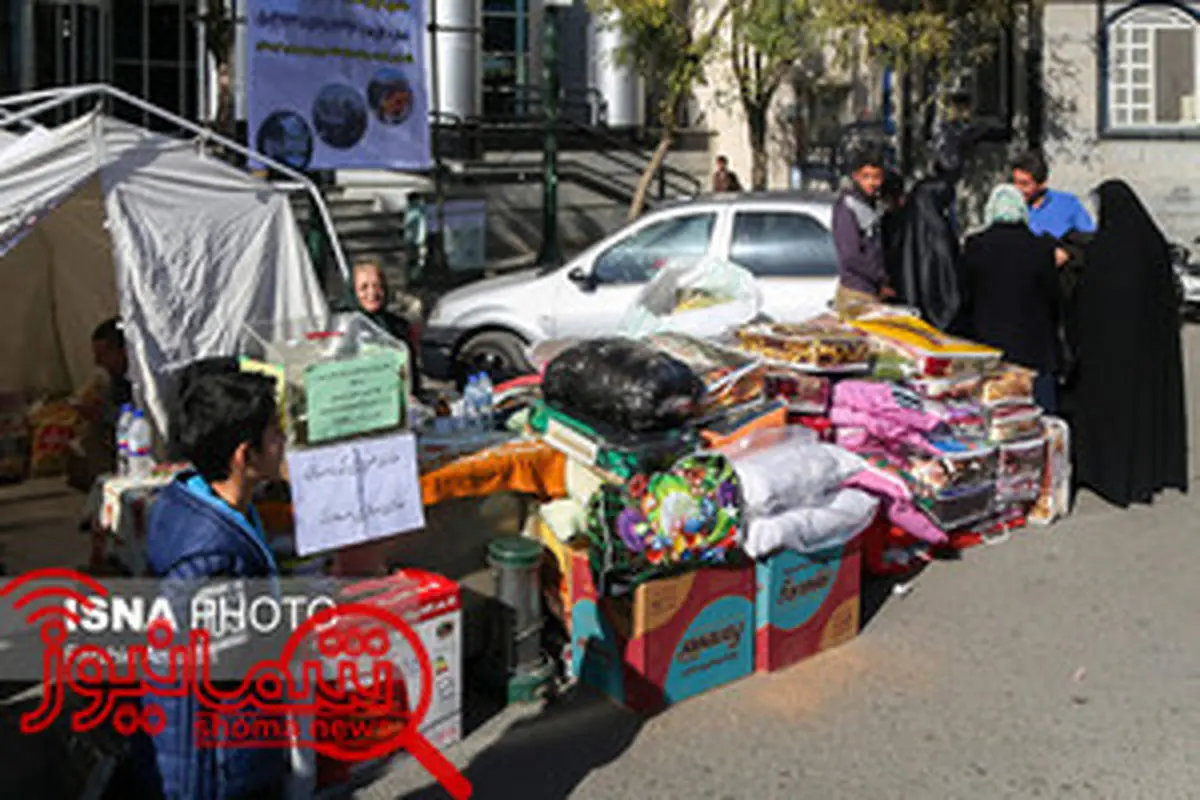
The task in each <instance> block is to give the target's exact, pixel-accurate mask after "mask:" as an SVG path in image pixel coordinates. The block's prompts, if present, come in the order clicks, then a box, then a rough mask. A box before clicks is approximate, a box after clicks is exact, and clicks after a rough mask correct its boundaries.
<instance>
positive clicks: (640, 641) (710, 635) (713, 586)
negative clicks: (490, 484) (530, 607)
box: [569, 550, 754, 713]
mask: <svg viewBox="0 0 1200 800" xmlns="http://www.w3.org/2000/svg"><path fill="white" fill-rule="evenodd" d="M569 557H570V565H571V575H570V581H569V590H570V596H571V614H570V618H571V672H572V674H573V675H574V676H576V677H578V678H579V679H580V680H581V681H582V682H583V683H585V684H588V685H590V686H593V687H594V688H596V689H599V690H600V691H602V692H604V693H605V694H607V695H608V696H609V697H611V698H612V699H613V700H616V701H617V702H619V703H622V704H624V705H626V706H628V707H630V708H632V709H634V710H635V711H640V712H643V713H654V712H656V711H659V710H661V709H663V708H665V707H666V706H668V705H671V704H674V703H678V702H679V701H681V700H684V699H686V698H688V697H693V696H695V695H698V694H702V693H704V692H706V691H708V690H709V689H713V688H716V687H718V686H722V685H724V684H727V683H730V682H732V681H735V680H737V679H739V678H742V677H745V676H746V675H748V674H750V673H751V672H752V671H753V668H754V650H753V636H752V634H753V626H754V568H753V567H752V566H747V567H708V568H703V569H699V570H696V571H695V572H689V573H687V574H684V575H679V576H677V577H672V578H662V579H658V580H654V581H649V582H647V583H644V584H642V585H640V586H639V587H637V589H635V590H634V591H633V593H632V594H631V595H628V596H625V597H620V598H611V597H598V595H597V592H596V586H595V582H594V580H593V576H592V570H591V565H590V564H589V563H588V558H587V553H586V551H585V550H571V551H569Z"/></svg>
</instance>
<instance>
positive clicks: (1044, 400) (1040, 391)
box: [1033, 372, 1058, 414]
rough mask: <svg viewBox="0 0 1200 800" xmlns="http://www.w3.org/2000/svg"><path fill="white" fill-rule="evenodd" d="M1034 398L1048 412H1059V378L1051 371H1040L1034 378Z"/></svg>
mask: <svg viewBox="0 0 1200 800" xmlns="http://www.w3.org/2000/svg"><path fill="white" fill-rule="evenodd" d="M1033 400H1034V402H1036V403H1037V404H1038V405H1039V406H1041V407H1042V410H1043V411H1045V412H1046V413H1047V414H1057V413H1058V378H1057V377H1055V376H1054V375H1053V374H1052V373H1049V372H1039V373H1038V375H1037V377H1036V378H1034V379H1033Z"/></svg>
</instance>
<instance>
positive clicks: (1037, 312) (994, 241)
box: [963, 185, 1060, 413]
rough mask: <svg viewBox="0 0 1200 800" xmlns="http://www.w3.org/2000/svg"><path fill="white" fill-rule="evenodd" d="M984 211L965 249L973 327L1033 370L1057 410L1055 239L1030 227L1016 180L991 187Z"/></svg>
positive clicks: (1042, 395)
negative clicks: (982, 221)
mask: <svg viewBox="0 0 1200 800" xmlns="http://www.w3.org/2000/svg"><path fill="white" fill-rule="evenodd" d="M984 218H985V221H986V223H987V227H986V228H984V230H982V231H981V232H979V233H976V234H974V235H973V236H970V237H968V238H967V242H966V245H965V247H964V250H963V278H964V283H965V284H966V286H965V289H966V292H967V294H968V296H969V297H970V304H969V311H968V325H969V327H970V329H971V335H972V336H973V337H974V338H975V339H976V340H978V341H980V342H983V343H984V344H989V345H991V346H992V347H998V348H1000V349H1001V350H1003V351H1004V353H1005V357H1006V358H1007V359H1008V360H1009V361H1010V362H1012V363H1014V364H1019V365H1020V366H1023V367H1027V368H1029V369H1032V370H1036V371H1037V373H1038V376H1037V379H1036V381H1035V383H1034V393H1035V396H1036V399H1037V402H1038V404H1039V405H1040V406H1042V408H1044V409H1045V410H1046V411H1048V412H1050V413H1054V412H1055V411H1056V410H1057V406H1058V403H1057V397H1056V395H1057V393H1058V392H1057V389H1058V386H1057V377H1056V375H1057V373H1058V370H1059V352H1058V344H1059V340H1058V324H1059V310H1060V287H1059V281H1058V272H1057V268H1056V266H1055V259H1054V241H1053V240H1052V239H1048V238H1045V237H1039V236H1035V235H1034V234H1033V233H1032V232H1031V231H1030V230H1029V224H1028V223H1029V211H1028V209H1027V208H1026V206H1025V199H1024V198H1023V197H1021V193H1020V192H1019V191H1018V190H1017V189H1016V187H1013V186H1009V185H1003V186H997V187H996V188H995V189H993V190H992V194H991V196H990V197H988V202H987V207H986V209H985V210H984Z"/></svg>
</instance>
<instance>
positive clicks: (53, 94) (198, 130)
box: [0, 83, 350, 282]
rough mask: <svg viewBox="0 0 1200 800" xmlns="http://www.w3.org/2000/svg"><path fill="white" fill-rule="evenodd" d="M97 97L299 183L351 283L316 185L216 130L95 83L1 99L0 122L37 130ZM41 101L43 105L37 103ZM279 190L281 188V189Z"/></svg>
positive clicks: (339, 245)
mask: <svg viewBox="0 0 1200 800" xmlns="http://www.w3.org/2000/svg"><path fill="white" fill-rule="evenodd" d="M93 95H98V96H100V97H101V98H104V99H110V100H120V101H121V102H123V103H128V104H129V105H131V106H133V107H135V108H137V109H138V110H139V111H141V112H142V113H143V114H145V115H147V116H155V117H158V118H159V119H162V120H165V121H167V122H169V123H171V124H173V125H177V126H178V127H180V128H182V129H183V130H186V131H190V132H191V133H193V134H195V135H196V138H197V140H198V141H200V142H213V143H215V144H218V145H220V146H221V147H225V148H227V149H229V150H232V151H233V152H235V153H237V154H238V155H241V156H243V157H245V158H247V159H249V160H251V161H257V162H259V163H260V164H263V165H265V166H267V167H269V168H271V169H273V170H275V171H276V172H278V173H280V174H282V175H285V176H287V177H288V178H290V179H291V180H292V181H293V182H294V183H296V184H299V186H300V187H301V188H303V189H304V190H305V192H307V193H308V196H309V198H310V199H311V200H312V201H313V204H314V205H315V207H316V209H317V213H318V214H319V215H320V217H321V224H322V225H324V226H325V233H326V235H327V236H328V237H329V244H330V248H331V249H332V250H333V255H334V258H335V259H336V260H337V266H338V271H339V272H341V274H342V278H343V279H344V280H346V281H347V282H349V281H350V268H349V265H348V264H347V263H346V255H345V253H343V252H342V243H341V241H339V239H338V235H337V230H335V229H334V226H333V218H332V217H331V216H330V214H329V208H328V207H327V206H326V205H325V198H323V197H322V196H321V193H320V191H318V190H317V187H316V184H314V183H313V182H312V180H311V179H309V177H308V176H307V175H305V174H304V173H302V172H299V171H297V170H295V169H292V168H291V167H289V166H287V165H286V164H282V163H280V162H278V161H276V160H275V159H273V158H269V157H268V156H265V155H263V154H262V153H259V152H258V151H256V150H252V149H250V148H248V147H246V146H244V145H241V144H238V143H237V142H235V141H233V140H232V139H229V138H227V137H225V136H222V135H221V134H219V133H217V132H216V131H212V130H209V129H208V128H205V127H203V126H202V125H199V124H197V123H195V122H192V121H190V120H187V119H185V118H183V117H181V116H178V115H176V114H173V113H171V112H170V111H167V110H165V109H162V108H159V107H158V106H156V105H153V104H151V103H148V102H146V101H145V100H143V99H141V98H140V97H135V96H133V95H131V94H129V93H127V92H123V91H121V90H120V89H117V88H116V87H114V86H108V85H106V84H102V83H97V84H90V85H85V86H71V87H66V88H59V89H45V90H42V91H38V92H27V93H25V94H15V95H9V96H8V97H0V114H3V117H0V122H2V124H4V125H13V124H17V123H22V124H26V125H29V126H31V127H38V125H37V123H36V122H34V121H33V117H36V116H37V115H38V114H42V113H45V112H46V111H50V110H52V109H55V108H59V107H61V106H63V105H66V104H67V103H75V102H78V101H79V100H81V99H83V98H85V97H89V96H93ZM38 101H42V102H38ZM26 103H34V105H33V106H31V107H26V108H21V109H19V110H16V111H11V112H10V111H9V108H10V107H11V106H17V105H24V104H26ZM280 188H281V187H280Z"/></svg>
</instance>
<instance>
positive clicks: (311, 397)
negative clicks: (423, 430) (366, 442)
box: [304, 350, 406, 444]
mask: <svg viewBox="0 0 1200 800" xmlns="http://www.w3.org/2000/svg"><path fill="white" fill-rule="evenodd" d="M405 358H406V355H405V352H404V351H402V350H380V351H378V352H375V353H371V354H370V355H364V356H359V357H358V358H353V359H346V360H344V361H326V362H323V363H320V364H313V365H312V366H311V367H309V368H308V369H307V370H305V373H304V389H305V393H306V397H305V402H306V404H307V411H308V441H309V443H311V444H319V443H321V442H328V441H331V440H333V439H345V438H347V437H350V436H355V435H357V434H360V433H371V432H373V431H385V430H388V429H389V428H395V427H397V426H398V425H400V423H401V422H402V421H403V417H402V416H401V414H402V412H403V410H404V408H403V400H402V397H403V395H404V393H405V391H406V389H405V387H404V386H402V385H401V382H400V374H401V370H403V369H404V361H405Z"/></svg>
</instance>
